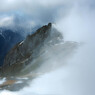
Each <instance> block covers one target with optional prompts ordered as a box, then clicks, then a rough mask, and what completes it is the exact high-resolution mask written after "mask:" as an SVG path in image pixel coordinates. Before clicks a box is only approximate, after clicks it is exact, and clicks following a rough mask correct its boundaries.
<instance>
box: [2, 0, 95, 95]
mask: <svg viewBox="0 0 95 95" xmlns="http://www.w3.org/2000/svg"><path fill="white" fill-rule="evenodd" d="M5 1H6V3H5V2H4V0H1V1H0V2H1V3H0V4H5V5H7V7H8V6H10V5H12V6H10V7H8V8H4V7H3V6H1V7H0V12H3V14H4V15H6V16H9V17H10V16H12V15H13V14H14V12H12V11H13V10H15V11H16V12H17V11H18V10H20V11H19V12H21V13H23V14H24V15H25V16H26V17H28V18H29V19H28V20H27V21H29V22H32V24H33V25H35V26H36V25H38V24H39V25H42V24H46V23H48V22H52V23H54V27H56V28H57V29H58V30H59V31H60V32H61V33H62V35H63V36H64V41H65V42H66V41H71V42H77V43H79V47H78V48H77V50H76V52H72V55H71V56H68V59H67V60H65V61H64V58H63V60H62V59H57V60H56V61H55V60H54V58H56V57H58V56H57V55H55V56H56V57H54V56H52V57H51V59H52V60H51V61H47V64H50V62H51V64H52V63H53V66H54V67H56V64H57V66H58V64H59V63H60V64H61V63H62V64H63V65H62V66H59V67H58V68H56V69H54V70H51V71H49V72H45V73H43V74H42V75H40V76H39V77H37V78H35V79H34V80H32V81H31V82H30V83H29V84H30V85H29V87H25V88H24V89H22V90H20V91H17V92H11V91H7V90H4V91H1V92H0V95H6V94H7V95H29V94H32V95H95V90H94V88H95V81H94V80H95V69H94V67H95V58H94V56H95V45H94V40H95V32H94V30H95V26H94V25H95V1H94V0H72V1H71V0H52V1H49V0H40V1H37V0H35V1H32V0H31V1H29V0H23V1H22V0H21V1H18V0H13V1H12V0H5ZM26 6H27V7H26ZM10 11H11V15H9V14H10ZM6 12H7V13H8V14H6ZM3 18H4V20H3V19H2V20H1V22H0V25H1V23H4V21H5V22H6V21H7V20H10V22H11V23H13V22H12V20H13V19H10V18H7V19H5V17H3ZM12 18H13V17H12ZM11 23H9V24H11ZM9 24H8V25H9ZM4 25H5V23H4ZM62 53H64V51H62ZM59 54H61V52H59ZM64 62H66V63H64ZM55 63H56V64H55ZM45 66H46V65H45ZM49 66H51V65H49ZM49 66H48V68H50V67H49ZM42 68H43V71H45V70H44V68H45V67H44V65H43V66H42V67H41V68H39V69H38V72H39V73H40V72H41V70H42ZM41 73H42V72H41Z"/></svg>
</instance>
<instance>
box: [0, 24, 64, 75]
mask: <svg viewBox="0 0 95 95" xmlns="http://www.w3.org/2000/svg"><path fill="white" fill-rule="evenodd" d="M62 39H63V37H62V35H61V34H60V33H59V32H58V31H57V30H56V29H54V28H52V24H51V23H49V24H48V25H45V26H43V27H41V28H39V29H38V30H37V31H36V32H35V33H33V34H31V35H28V36H27V37H26V39H25V40H24V41H22V42H20V43H18V44H17V45H15V46H14V48H12V49H11V50H10V51H9V53H8V54H7V56H6V58H5V60H4V65H3V67H2V68H1V74H2V75H5V76H8V75H16V74H18V73H19V74H20V73H21V70H22V69H23V68H25V67H27V66H28V64H32V61H33V60H34V59H36V58H37V57H38V56H40V55H41V54H42V52H44V50H43V47H45V46H48V45H49V46H50V45H53V44H56V43H58V42H59V41H60V40H62Z"/></svg>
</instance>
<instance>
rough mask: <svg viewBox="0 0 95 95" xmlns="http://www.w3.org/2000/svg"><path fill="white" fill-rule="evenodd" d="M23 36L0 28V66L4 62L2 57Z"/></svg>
mask: <svg viewBox="0 0 95 95" xmlns="http://www.w3.org/2000/svg"><path fill="white" fill-rule="evenodd" d="M23 39H24V37H23V36H22V35H21V34H20V33H17V32H14V31H12V30H10V29H4V28H0V66H2V65H3V63H4V58H5V56H6V54H7V53H8V51H9V50H10V49H11V48H12V47H13V46H14V45H15V44H16V43H18V42H20V41H22V40H23Z"/></svg>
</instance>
